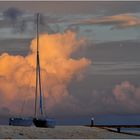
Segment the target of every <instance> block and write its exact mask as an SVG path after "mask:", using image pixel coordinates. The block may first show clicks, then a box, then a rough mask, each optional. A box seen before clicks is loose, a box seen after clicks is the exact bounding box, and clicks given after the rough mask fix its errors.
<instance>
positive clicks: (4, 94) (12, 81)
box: [0, 1, 140, 118]
mask: <svg viewBox="0 0 140 140" xmlns="http://www.w3.org/2000/svg"><path fill="white" fill-rule="evenodd" d="M9 11H10V12H9ZM37 12H39V13H40V15H41V16H40V24H39V32H40V36H39V39H40V46H39V47H40V61H41V71H42V88H43V94H44V109H45V111H46V114H47V115H48V116H52V117H56V118H65V117H67V118H71V117H75V118H76V117H77V118H78V117H84V116H92V115H95V114H139V112H140V108H139V102H140V55H139V52H140V41H139V38H140V2H139V1H134V2H133V1H125V2H119V1H116V2H111V1H110V2H107V1H106V2H97V1H87V2H86V1H81V2H80V1H79V2H74V1H70V2H66V1H65V2H48V1H44V2H39V1H38V2H25V1H24V2H9V1H8V2H4V1H0V66H1V67H0V94H1V99H0V114H1V115H8V114H16V115H20V114H22V115H33V114H34V111H33V110H34V92H35V60H36V59H35V56H36V51H35V50H36V24H35V22H36V16H35V15H36V13H37Z"/></svg>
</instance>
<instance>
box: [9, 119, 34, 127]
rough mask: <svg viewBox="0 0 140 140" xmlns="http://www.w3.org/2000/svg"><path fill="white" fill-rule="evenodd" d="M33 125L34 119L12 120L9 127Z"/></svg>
mask: <svg viewBox="0 0 140 140" xmlns="http://www.w3.org/2000/svg"><path fill="white" fill-rule="evenodd" d="M32 124H33V120H32V118H14V117H13V118H10V119H9V125H13V126H31V125H32Z"/></svg>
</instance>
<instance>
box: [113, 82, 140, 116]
mask: <svg viewBox="0 0 140 140" xmlns="http://www.w3.org/2000/svg"><path fill="white" fill-rule="evenodd" d="M113 94H114V96H115V98H116V101H117V102H118V103H119V104H120V106H122V107H123V108H125V110H126V111H130V112H134V113H136V112H139V111H140V109H139V102H140V87H139V86H134V85H133V84H131V83H130V82H129V81H124V82H122V83H121V84H119V85H116V86H115V88H114V89H113Z"/></svg>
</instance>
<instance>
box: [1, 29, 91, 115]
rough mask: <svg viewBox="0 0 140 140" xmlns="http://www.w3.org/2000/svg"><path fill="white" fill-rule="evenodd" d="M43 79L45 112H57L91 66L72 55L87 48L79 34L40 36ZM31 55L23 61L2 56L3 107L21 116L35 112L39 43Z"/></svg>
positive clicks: (32, 46)
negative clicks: (77, 80)
mask: <svg viewBox="0 0 140 140" xmlns="http://www.w3.org/2000/svg"><path fill="white" fill-rule="evenodd" d="M39 40H40V44H39V49H40V60H41V71H42V73H41V77H42V87H43V94H44V98H45V101H44V104H45V108H46V107H47V109H48V110H51V108H53V107H54V108H55V105H56V104H58V103H61V104H62V103H63V100H64V99H65V98H69V97H70V95H69V92H68V85H69V83H70V82H71V80H72V79H76V78H78V77H79V76H81V74H82V73H83V71H84V69H85V68H86V67H87V66H88V65H90V63H91V61H90V60H88V59H86V58H84V57H83V58H79V59H74V58H72V57H71V55H72V54H73V53H74V52H76V51H78V50H79V49H80V48H81V46H83V45H84V44H85V40H84V39H77V38H76V33H74V32H71V31H67V32H65V33H63V34H60V33H57V34H51V35H49V34H42V35H40V36H39ZM30 49H31V50H30V53H29V54H28V55H27V56H25V57H23V56H20V55H16V56H13V55H9V54H7V53H3V54H2V55H1V56H0V65H1V67H0V94H1V99H0V102H1V106H2V107H7V108H8V109H9V110H10V111H12V112H16V113H19V112H21V111H23V108H24V111H25V112H26V113H27V114H30V115H32V114H33V113H34V112H32V110H33V106H34V92H35V70H36V62H35V61H36V39H33V40H32V42H31V46H30Z"/></svg>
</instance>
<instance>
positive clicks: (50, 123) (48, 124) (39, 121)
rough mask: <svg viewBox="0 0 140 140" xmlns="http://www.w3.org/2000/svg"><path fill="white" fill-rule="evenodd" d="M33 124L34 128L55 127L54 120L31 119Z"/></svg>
mask: <svg viewBox="0 0 140 140" xmlns="http://www.w3.org/2000/svg"><path fill="white" fill-rule="evenodd" d="M33 123H34V125H35V126H36V127H46V128H54V127H55V124H56V122H55V120H54V119H49V118H46V119H36V118H35V119H33Z"/></svg>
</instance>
